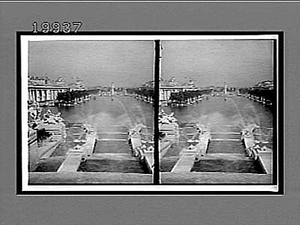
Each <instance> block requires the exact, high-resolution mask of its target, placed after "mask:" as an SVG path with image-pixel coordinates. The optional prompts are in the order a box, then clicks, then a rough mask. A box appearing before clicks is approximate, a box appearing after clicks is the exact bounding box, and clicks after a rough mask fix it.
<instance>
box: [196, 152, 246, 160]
mask: <svg viewBox="0 0 300 225" xmlns="http://www.w3.org/2000/svg"><path fill="white" fill-rule="evenodd" d="M213 159H224V160H250V159H249V158H248V157H246V156H245V154H232V153H211V154H206V155H205V156H203V157H201V158H200V160H213Z"/></svg>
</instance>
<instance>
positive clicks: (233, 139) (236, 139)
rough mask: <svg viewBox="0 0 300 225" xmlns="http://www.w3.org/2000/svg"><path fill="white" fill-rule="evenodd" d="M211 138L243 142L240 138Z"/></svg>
mask: <svg viewBox="0 0 300 225" xmlns="http://www.w3.org/2000/svg"><path fill="white" fill-rule="evenodd" d="M210 140H211V141H239V142H241V139H238V138H213V139H210Z"/></svg>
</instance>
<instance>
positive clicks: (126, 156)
mask: <svg viewBox="0 0 300 225" xmlns="http://www.w3.org/2000/svg"><path fill="white" fill-rule="evenodd" d="M88 159H111V160H133V161H136V158H134V157H132V156H131V155H130V154H129V153H96V154H93V155H91V156H90V157H88Z"/></svg>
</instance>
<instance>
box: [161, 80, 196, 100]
mask: <svg viewBox="0 0 300 225" xmlns="http://www.w3.org/2000/svg"><path fill="white" fill-rule="evenodd" d="M195 90H199V88H198V87H197V86H196V85H195V84H194V82H193V80H190V81H189V82H188V83H183V84H179V83H178V82H177V81H176V79H175V78H174V77H172V78H171V79H170V80H163V79H161V81H160V87H159V100H160V102H161V103H167V102H168V101H169V99H170V96H171V93H174V92H180V91H195Z"/></svg>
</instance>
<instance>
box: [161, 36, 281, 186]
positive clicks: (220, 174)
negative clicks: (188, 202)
mask: <svg viewBox="0 0 300 225" xmlns="http://www.w3.org/2000/svg"><path fill="white" fill-rule="evenodd" d="M282 36H283V34H282V32H277V34H276V33H272V34H265V33H262V34H254V35H253V34H242V35H239V34H236V35H226V34H225V35H195V36H178V38H177V39H176V38H174V37H173V38H172V39H170V40H167V39H166V40H165V39H162V40H160V43H159V45H160V48H159V56H160V57H159V65H158V66H159V116H158V118H159V121H158V123H159V124H158V125H159V142H158V149H159V171H160V181H161V184H162V185H166V187H168V189H169V190H170V191H185V190H189V191H199V190H201V191H214V190H217V191H233V192H234V191H264V190H271V191H275V192H277V191H278V189H279V186H280V185H282V184H280V182H281V179H282V165H281V164H282V162H283V159H282V157H283V149H282V143H281V141H282V140H280V139H282V136H281V135H282V133H281V130H280V129H279V128H280V126H281V125H282V124H281V122H282V118H281V117H282V112H280V105H282V93H281V91H282V85H283V84H282V81H283V69H282V64H283V63H282V60H283V56H282V55H283V52H282V51H283V47H282V41H283V40H282ZM281 129H282V127H281ZM191 184H194V185H191ZM195 184H196V187H195ZM183 185H184V186H183ZM183 187H184V188H183Z"/></svg>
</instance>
